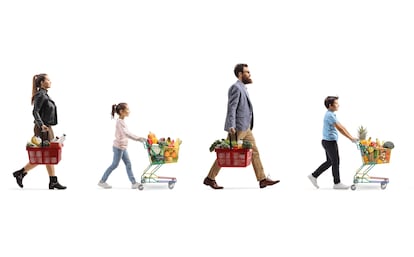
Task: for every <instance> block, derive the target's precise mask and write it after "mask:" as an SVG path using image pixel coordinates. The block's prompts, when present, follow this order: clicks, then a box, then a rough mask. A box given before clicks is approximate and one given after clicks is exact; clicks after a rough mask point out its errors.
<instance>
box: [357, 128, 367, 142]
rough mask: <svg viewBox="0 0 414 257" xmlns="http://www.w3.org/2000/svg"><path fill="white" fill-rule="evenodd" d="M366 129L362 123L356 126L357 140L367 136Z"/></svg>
mask: <svg viewBox="0 0 414 257" xmlns="http://www.w3.org/2000/svg"><path fill="white" fill-rule="evenodd" d="M367 133H368V130H367V128H366V127H365V128H364V127H363V126H362V125H361V126H359V128H358V138H359V140H365V139H366V138H367Z"/></svg>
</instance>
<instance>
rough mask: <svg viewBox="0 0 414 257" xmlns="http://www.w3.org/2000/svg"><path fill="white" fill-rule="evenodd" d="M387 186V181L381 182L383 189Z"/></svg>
mask: <svg viewBox="0 0 414 257" xmlns="http://www.w3.org/2000/svg"><path fill="white" fill-rule="evenodd" d="M385 188H387V183H385V182H382V183H381V189H382V190H384V189H385Z"/></svg>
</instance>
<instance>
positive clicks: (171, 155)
mask: <svg viewBox="0 0 414 257" xmlns="http://www.w3.org/2000/svg"><path fill="white" fill-rule="evenodd" d="M181 143H182V141H181V139H180V138H176V139H171V138H170V137H167V138H165V137H161V138H157V136H156V135H155V133H153V132H149V133H148V138H147V142H146V145H147V148H148V153H149V157H150V159H151V162H156V163H171V162H177V161H178V153H179V150H180V145H181Z"/></svg>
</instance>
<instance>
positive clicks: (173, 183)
mask: <svg viewBox="0 0 414 257" xmlns="http://www.w3.org/2000/svg"><path fill="white" fill-rule="evenodd" d="M174 186H175V182H174V181H170V182H168V188H169V189H173V188H174Z"/></svg>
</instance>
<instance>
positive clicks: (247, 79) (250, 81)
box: [242, 76, 253, 85]
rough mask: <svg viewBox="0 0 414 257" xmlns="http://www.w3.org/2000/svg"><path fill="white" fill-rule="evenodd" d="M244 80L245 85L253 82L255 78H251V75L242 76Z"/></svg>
mask: <svg viewBox="0 0 414 257" xmlns="http://www.w3.org/2000/svg"><path fill="white" fill-rule="evenodd" d="M242 82H243V84H245V85H247V84H251V83H253V80H252V79H251V78H249V77H244V76H243V77H242Z"/></svg>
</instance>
